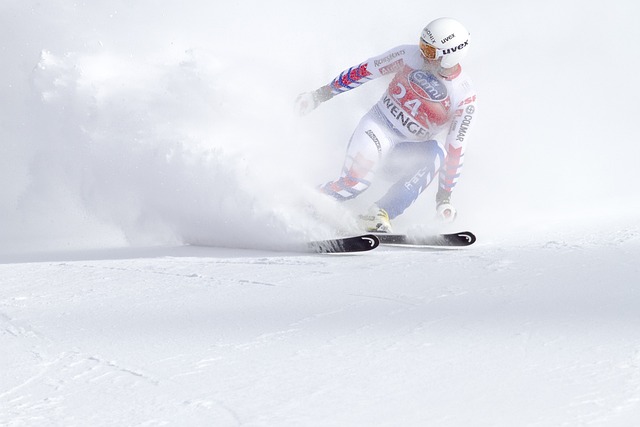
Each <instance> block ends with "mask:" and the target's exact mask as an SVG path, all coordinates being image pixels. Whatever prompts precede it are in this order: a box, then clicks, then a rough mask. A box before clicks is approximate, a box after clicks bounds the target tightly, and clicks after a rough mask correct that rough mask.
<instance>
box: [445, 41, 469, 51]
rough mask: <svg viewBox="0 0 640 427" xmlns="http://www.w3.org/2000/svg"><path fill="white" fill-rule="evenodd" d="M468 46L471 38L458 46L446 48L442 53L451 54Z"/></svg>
mask: <svg viewBox="0 0 640 427" xmlns="http://www.w3.org/2000/svg"><path fill="white" fill-rule="evenodd" d="M467 46H469V40H466V41H465V42H464V43H460V44H459V45H458V46H454V47H450V48H448V49H444V50H443V51H442V54H443V55H450V54H452V53H456V52H457V51H459V50H462V49H464V48H465V47H467Z"/></svg>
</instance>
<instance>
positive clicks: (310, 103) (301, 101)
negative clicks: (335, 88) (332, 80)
mask: <svg viewBox="0 0 640 427" xmlns="http://www.w3.org/2000/svg"><path fill="white" fill-rule="evenodd" d="M331 98H333V92H332V91H331V88H330V87H329V86H322V87H321V88H319V89H316V90H314V91H313V92H305V93H301V94H300V95H298V97H297V98H296V101H295V111H296V113H298V114H299V115H301V116H305V115H307V114H309V113H310V112H312V111H313V110H315V109H316V107H318V105H320V104H322V103H323V102H325V101H328V100H330V99H331Z"/></svg>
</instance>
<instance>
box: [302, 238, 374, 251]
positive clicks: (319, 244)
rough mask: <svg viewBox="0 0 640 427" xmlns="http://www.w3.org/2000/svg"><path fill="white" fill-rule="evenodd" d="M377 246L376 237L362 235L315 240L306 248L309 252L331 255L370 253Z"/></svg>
mask: <svg viewBox="0 0 640 427" xmlns="http://www.w3.org/2000/svg"><path fill="white" fill-rule="evenodd" d="M379 244H380V240H378V237H376V236H374V235H373V234H363V235H362V236H353V237H342V238H338V239H328V240H317V241H314V242H309V243H308V244H307V247H308V248H309V250H310V251H311V252H316V253H321V254H332V253H347V252H364V251H370V250H372V249H375V248H377V247H378V245H379Z"/></svg>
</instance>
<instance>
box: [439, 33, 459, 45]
mask: <svg viewBox="0 0 640 427" xmlns="http://www.w3.org/2000/svg"><path fill="white" fill-rule="evenodd" d="M455 36H456V35H455V33H452V34H450V35H448V36H447V37H445V38H443V39H442V40H440V42H441V43H442V44H445V43H446V42H448V41H449V40H451V39H452V38H454V37H455Z"/></svg>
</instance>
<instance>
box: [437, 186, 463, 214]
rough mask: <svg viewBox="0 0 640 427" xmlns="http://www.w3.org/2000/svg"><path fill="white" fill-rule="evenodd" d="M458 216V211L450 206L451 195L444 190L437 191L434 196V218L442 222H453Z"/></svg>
mask: <svg viewBox="0 0 640 427" xmlns="http://www.w3.org/2000/svg"><path fill="white" fill-rule="evenodd" d="M457 215H458V211H457V210H456V208H455V207H454V206H453V205H452V204H451V193H450V192H448V191H445V190H442V189H441V190H438V194H436V218H438V219H439V220H440V221H442V222H453V221H454V220H455V219H456V216H457Z"/></svg>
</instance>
